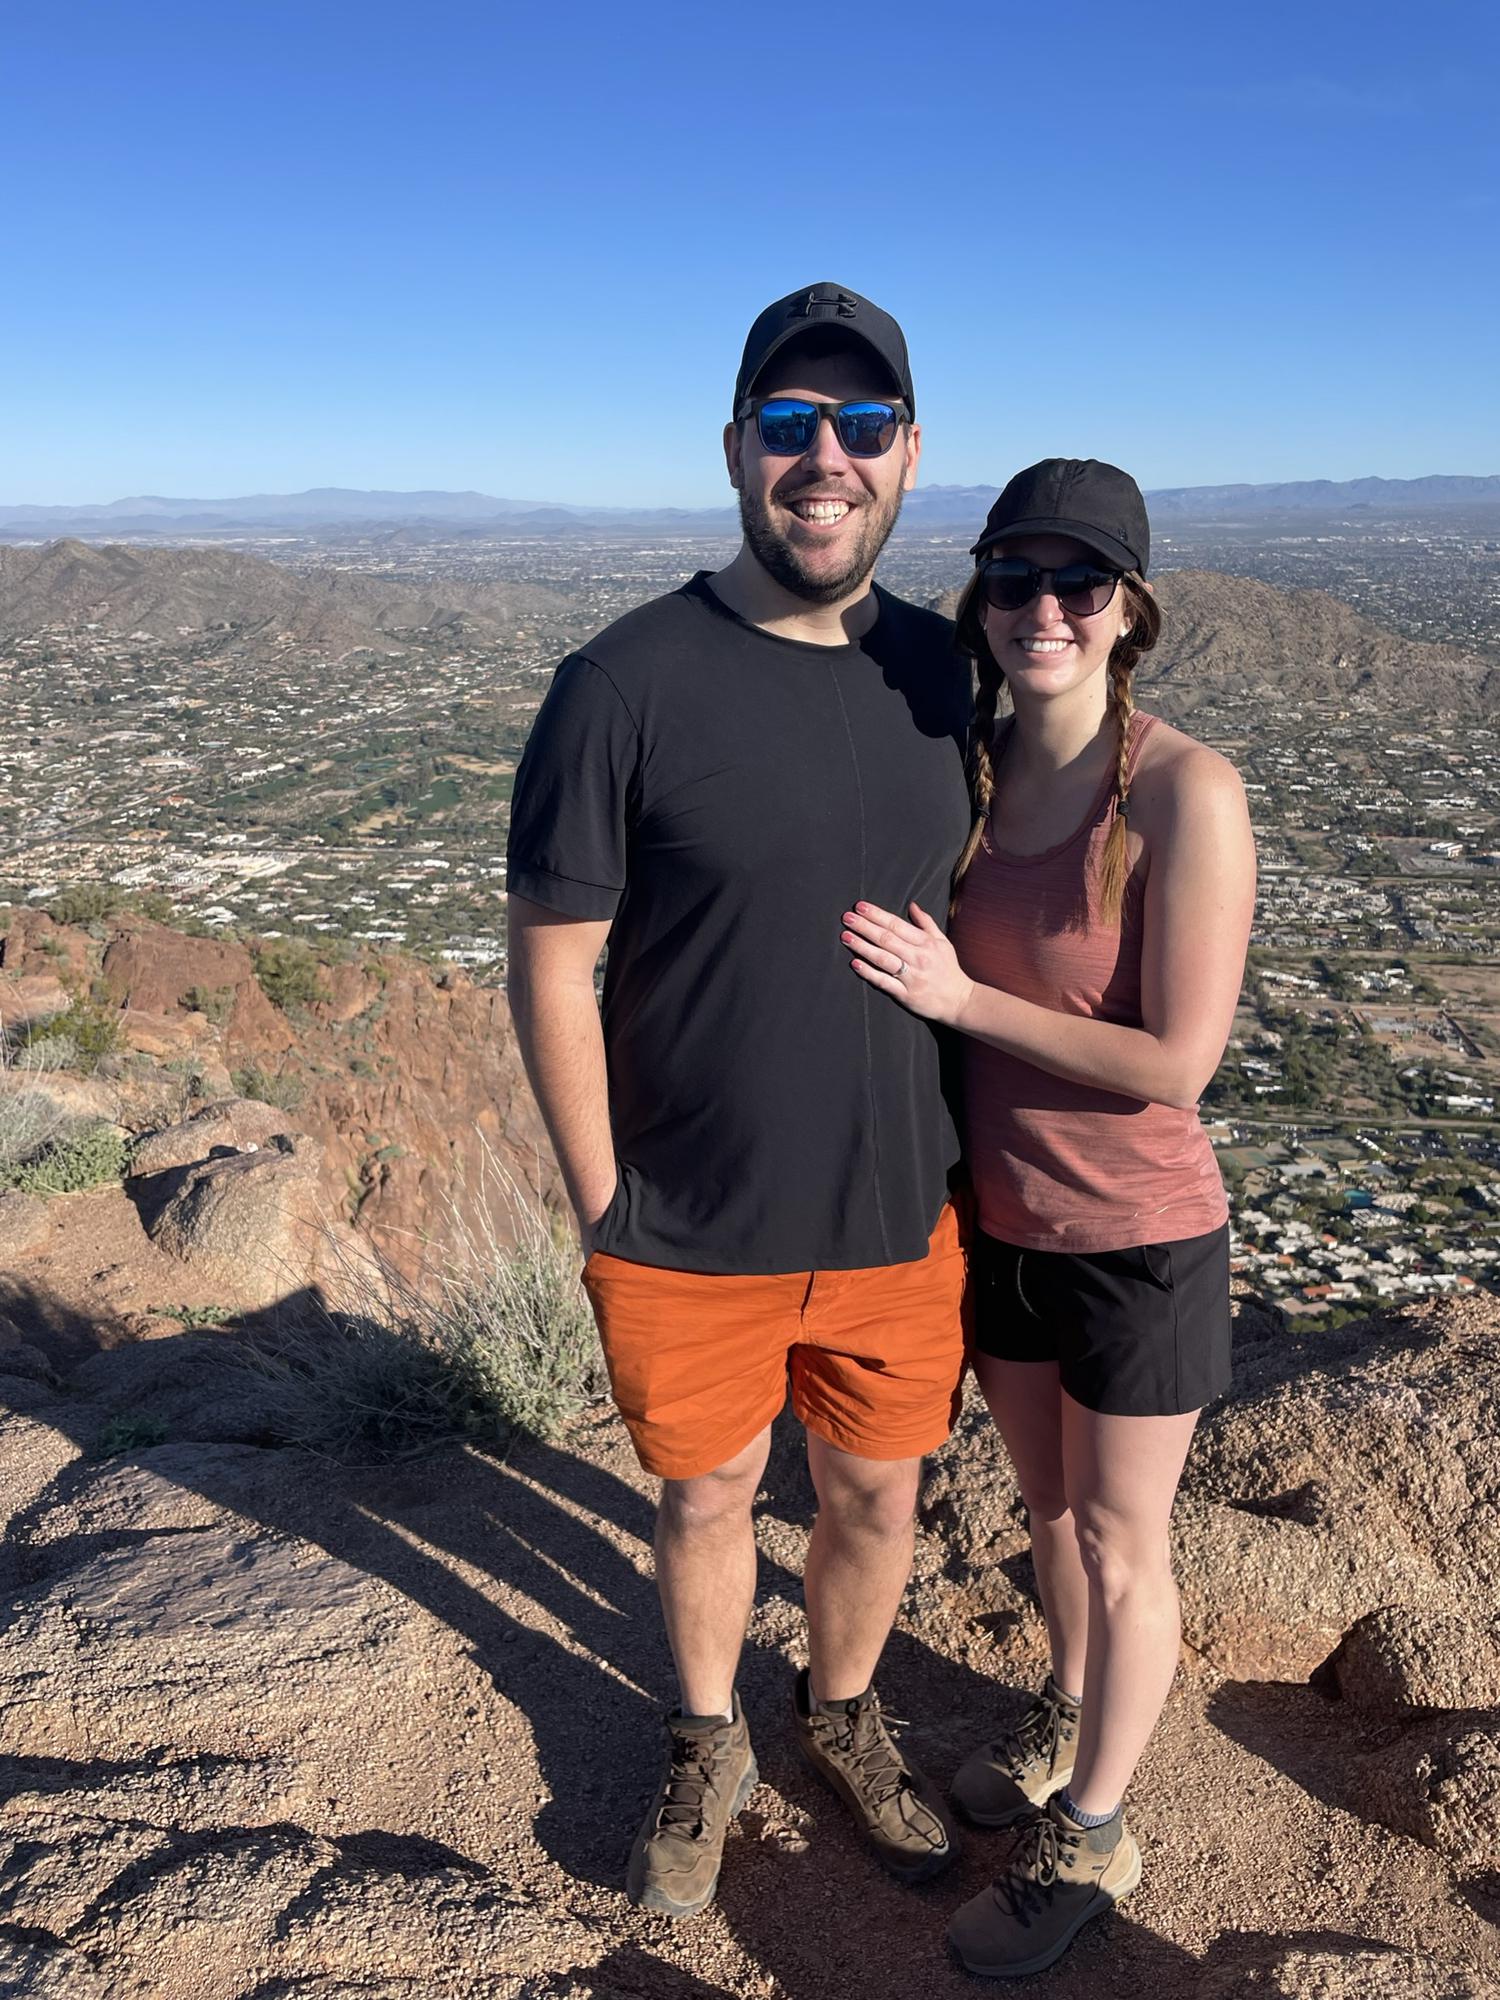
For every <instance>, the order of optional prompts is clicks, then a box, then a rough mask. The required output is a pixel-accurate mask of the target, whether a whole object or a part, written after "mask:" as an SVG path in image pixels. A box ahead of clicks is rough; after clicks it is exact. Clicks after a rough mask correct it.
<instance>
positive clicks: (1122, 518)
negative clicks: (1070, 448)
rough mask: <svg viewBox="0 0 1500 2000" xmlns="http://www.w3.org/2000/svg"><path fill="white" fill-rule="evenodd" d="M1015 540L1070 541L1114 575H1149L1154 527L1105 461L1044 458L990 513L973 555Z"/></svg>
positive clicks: (1122, 477) (1130, 487) (1137, 497)
mask: <svg viewBox="0 0 1500 2000" xmlns="http://www.w3.org/2000/svg"><path fill="white" fill-rule="evenodd" d="M1015 535H1067V536H1068V537H1069V538H1070V539H1071V540H1073V541H1075V542H1082V543H1083V545H1084V547H1085V548H1087V549H1092V550H1093V551H1094V553H1095V555H1098V556H1102V557H1103V558H1104V560H1105V561H1106V562H1107V563H1108V564H1109V565H1110V567H1111V568H1112V569H1124V570H1131V569H1133V570H1138V571H1139V572H1140V574H1141V575H1142V576H1144V575H1145V574H1146V564H1147V563H1148V562H1149V561H1150V559H1151V523H1150V522H1149V521H1148V520H1147V518H1146V503H1145V501H1144V500H1143V499H1142V498H1141V489H1140V488H1139V486H1137V485H1136V483H1135V481H1134V480H1133V479H1132V478H1131V476H1130V474H1129V473H1128V472H1122V471H1121V470H1120V468H1119V466H1118V465H1106V464H1105V463H1104V460H1103V459H1102V458H1044V459H1043V460H1042V461H1041V463H1040V464H1038V465H1029V466H1028V467H1027V468H1026V470H1025V471H1024V472H1018V473H1017V474H1016V476H1015V478H1014V479H1013V480H1011V482H1010V484H1009V485H1008V486H1007V487H1006V489H1005V491H1004V492H1003V493H1002V494H1001V495H1000V498H999V499H998V500H997V501H996V502H995V504H994V506H993V507H991V509H990V511H989V517H988V519H987V520H986V521H985V524H984V533H983V534H982V535H981V536H980V537H979V540H978V541H977V542H976V543H975V544H974V546H973V548H972V549H970V551H969V554H970V555H971V556H978V555H981V554H982V553H983V552H984V550H986V549H988V548H992V547H993V546H994V544H995V543H996V542H1003V541H1008V540H1010V539H1011V537H1012V536H1015Z"/></svg>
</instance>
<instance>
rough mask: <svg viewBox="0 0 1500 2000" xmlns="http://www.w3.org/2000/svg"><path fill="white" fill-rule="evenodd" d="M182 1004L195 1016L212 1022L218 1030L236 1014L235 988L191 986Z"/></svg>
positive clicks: (184, 995) (183, 997)
mask: <svg viewBox="0 0 1500 2000" xmlns="http://www.w3.org/2000/svg"><path fill="white" fill-rule="evenodd" d="M182 1004H183V1005H184V1006H185V1007H187V1008H189V1009H190V1010H191V1011H192V1012H193V1013H195V1014H201V1015H203V1017H204V1019H205V1020H208V1021H212V1023H213V1024H214V1026H215V1027H216V1028H218V1027H222V1026H223V1024H224V1022H225V1021H227V1020H228V1019H229V1016H230V1015H231V1014H232V1013H233V1012H234V988H233V987H232V986H190V987H189V988H188V990H187V992H186V993H184V994H183V996H182Z"/></svg>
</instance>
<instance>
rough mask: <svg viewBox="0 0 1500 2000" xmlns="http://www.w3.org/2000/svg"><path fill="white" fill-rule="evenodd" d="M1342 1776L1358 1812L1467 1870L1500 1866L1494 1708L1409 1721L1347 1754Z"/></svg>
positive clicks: (1498, 1728)
mask: <svg viewBox="0 0 1500 2000" xmlns="http://www.w3.org/2000/svg"><path fill="white" fill-rule="evenodd" d="M1348 1783H1349V1791H1350V1796H1351V1798H1352V1800H1353V1802H1354V1805H1355V1809H1356V1810H1357V1811H1358V1812H1359V1813H1360V1814H1361V1815H1362V1816H1363V1817H1365V1818H1367V1819H1372V1820H1378V1821H1379V1822H1380V1823H1381V1824H1382V1825H1384V1826H1388V1827H1390V1828H1391V1829H1392V1831H1393V1832H1395V1833H1404V1834H1406V1835H1408V1836H1409V1837H1410V1838H1411V1839H1412V1840H1419V1841H1421V1843H1422V1845H1423V1846H1424V1847H1431V1848H1434V1849H1436V1851H1437V1852H1438V1853H1439V1854H1442V1855H1444V1856H1446V1858H1447V1859H1448V1860H1450V1861H1452V1862H1453V1863H1454V1864H1455V1865H1456V1866H1458V1867H1460V1868H1461V1869H1462V1870H1463V1872H1464V1873H1465V1874H1466V1875H1481V1874H1484V1873H1486V1872H1488V1871H1492V1870H1500V1711H1497V1710H1494V1709H1491V1710H1489V1711H1488V1712H1485V1711H1480V1712H1478V1713H1474V1712H1470V1713H1469V1714H1467V1715H1448V1716H1443V1717H1441V1718H1438V1719H1429V1720H1428V1721H1426V1722H1423V1723H1420V1724H1417V1725H1415V1726H1412V1727H1407V1728H1405V1729H1403V1730H1402V1731H1401V1732H1400V1734H1399V1735H1398V1736H1397V1737H1396V1738H1395V1740H1394V1741H1390V1742H1386V1743H1383V1744H1382V1745H1380V1746H1379V1747H1378V1748H1376V1749H1373V1750H1363V1751H1359V1752H1357V1753H1356V1754H1355V1755H1354V1756H1353V1757H1351V1759H1350V1763H1349V1770H1348Z"/></svg>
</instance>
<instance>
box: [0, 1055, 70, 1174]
mask: <svg viewBox="0 0 1500 2000" xmlns="http://www.w3.org/2000/svg"><path fill="white" fill-rule="evenodd" d="M58 1067H59V1065H58V1064H57V1063H55V1062H54V1061H53V1060H52V1055H51V1051H50V1050H49V1048H48V1047H47V1045H46V1044H45V1043H37V1044H35V1045H31V1046H28V1045H27V1042H26V1039H25V1037H24V1035H22V1036H20V1037H18V1038H17V1040H16V1041H15V1042H12V1041H10V1040H9V1039H8V1038H7V1037H6V1036H5V1035H3V1034H0V1079H8V1080H9V1082H10V1084H11V1085H13V1086H19V1087H10V1088H6V1089H5V1090H3V1091H0V1187H8V1186H10V1184H11V1182H10V1178H9V1177H10V1176H11V1175H12V1174H13V1173H15V1172H17V1171H18V1170H19V1169H20V1168H22V1167H24V1166H26V1165H27V1164H28V1162H30V1161H31V1160H34V1159H35V1158H36V1156H37V1155H38V1153H40V1152H42V1151H43V1150H44V1148H45V1147H46V1146H48V1145H49V1144H50V1143H51V1141H52V1140H54V1139H56V1138H58V1137H59V1136H60V1135H61V1134H62V1133H63V1132H64V1131H65V1130H66V1128H67V1125H68V1122H69V1121H68V1115H67V1113H66V1112H65V1111H64V1110H63V1109H62V1107H61V1106H60V1105H59V1104H58V1103H57V1101H56V1100H55V1098H54V1097H53V1096H52V1094H51V1093H50V1092H49V1091H46V1090H42V1089H39V1088H38V1087H36V1086H35V1085H30V1084H28V1083H27V1081H26V1079H27V1078H28V1077H31V1076H38V1075H43V1074H45V1073H46V1072H47V1071H48V1070H51V1069H56V1068H58Z"/></svg>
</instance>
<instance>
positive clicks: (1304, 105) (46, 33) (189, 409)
mask: <svg viewBox="0 0 1500 2000" xmlns="http://www.w3.org/2000/svg"><path fill="white" fill-rule="evenodd" d="M793 40H794V45H793V46H792V47H791V48H790V49H786V48H783V47H782V46H781V45H780V44H779V43H778V44H776V45H774V46H772V45H767V47H766V48H765V49H764V50H762V49H758V48H757V46H756V45H755V44H754V43H753V42H751V43H749V44H747V43H746V41H745V38H744V37H743V35H742V33H741V31H740V28H739V25H738V23H737V22H736V21H734V20H732V19H730V18H728V17H725V18H723V19H720V18H718V17H716V16H713V15H712V14H705V13H703V12H702V11H701V10H699V11H695V12H692V13H689V12H687V11H686V10H682V9H680V8H679V7H678V6H677V5H676V4H675V0H653V4H649V5H648V6H647V7H646V8H644V9H643V10H639V11H638V13H637V14H636V15H635V16H633V17H632V26H631V34H630V36H629V37H628V38H622V37H621V36H620V34H619V33H618V22H617V19H616V17H615V16H614V15H612V14H607V13H606V12H605V10H604V9H603V8H602V7H600V6H597V5H595V4H593V3H592V0H584V4H583V5H582V6H581V7H580V8H575V9H574V10H572V11H571V12H570V13H569V14H568V16H567V17H566V18H564V17H562V16H559V15H557V14H555V13H547V12H546V11H545V10H541V9H532V10H525V11H522V10H515V9H510V10H496V9H494V8H492V7H489V6H487V5H483V4H480V0H447V4H442V5H440V6H439V7H438V8H436V9H433V10H428V12H427V13H425V14H424V15H423V16H422V17H421V18H420V20H419V21H417V22H415V23H414V21H413V17H412V16H411V14H410V11H409V10H408V9H406V8H399V7H397V6H396V5H395V4H394V0H370V4H368V5H364V6H362V7H361V8H359V9H358V10H357V11H356V9H355V8H354V7H353V6H352V5H351V4H350V0H331V4H330V5H328V6H326V7H322V8H317V9H311V10H309V9H307V8H305V7H298V6H294V5H293V4H291V0H261V4H258V5H257V6H256V8H255V9H254V10H253V13H252V12H248V11H246V10H239V9H229V10H218V11H212V10H211V11H210V12H208V13H205V12H204V11H203V10H202V9H201V8H198V7H190V6H189V5H188V4H187V0H163V4H161V5H160V6H158V7H155V8H153V9H151V10H148V12H146V13H144V14H143V13H141V12H140V11H139V10H136V11H133V12H131V11H124V12H122V11H120V10H117V9H106V8H91V9H85V10H84V12H83V14H82V16H77V15H72V16H68V17H66V18H64V17H62V16H58V15H55V14H49V13H47V12H46V10H41V11H35V10H34V11H33V12H32V13H30V14H18V15H17V16H16V17H15V18H14V19H12V20H11V21H10V22H9V23H8V24H7V46H6V54H5V59H4V67H5V77H6V82H7V85H8V88H7V93H6V95H7V119H6V121H5V127H4V130H3V132H0V168H4V169H8V175H7V184H8V185H10V186H11V187H12V188H14V189H16V190H18V191H19V190H21V189H23V188H24V190H25V193H24V196H23V195H21V194H20V193H19V192H18V194H17V198H16V199H15V200H14V201H13V202H12V203H11V205H10V208H9V212H8V215H7V225H8V227H7V245H6V251H7V254H6V258H5V274H6V278H7V280H8V283H7V291H8V295H9V296H10V298H11V299H12V300H13V301H15V302H18V304H19V306H20V309H19V310H16V311H13V312H12V313H11V314H9V315H8V316H7V318H6V323H5V325H4V327H3V329H0V382H3V383H5V384H6V385H8V386H9V388H10V389H11V394H10V395H9V397H8V398H7V399H6V400H8V401H9V403H10V405H11V407H10V408H9V409H8V410H7V411H6V412H5V415H4V423H3V435H4V439H5V450H4V456H3V464H0V487H3V490H4V491H5V493H6V494H7V495H9V496H11V497H12V499H13V501H15V502H17V503H19V502H27V503H30V504H34V505H46V504H54V505H77V504H85V503H86V502H87V500H88V499H89V498H90V497H91V496H92V497H94V498H95V499H96V501H103V500H104V499H106V498H107V497H108V496H118V495H140V494H165V495H194V494H236V493H238V494H251V493H257V492H260V493H264V492H287V491H296V490H298V489H300V488H306V487H311V486H316V485H319V484H321V483H324V482H326V481H327V480H329V479H330V478H331V477H332V478H336V479H337V480H338V481H339V482H340V483H344V484H347V485H349V486H351V487H356V488H386V489H393V488H394V489H412V488H422V487H434V486H436V487H440V488H443V489H447V490H460V491H462V490H475V491H479V492H483V493H488V494H503V495H522V496H530V495H537V496H541V498H542V500H543V502H546V501H550V500H552V499H553V498H554V496H561V503H562V504H578V502H577V501H576V500H575V499H573V496H582V497H583V498H584V499H585V500H586V501H587V502H588V503H589V504H593V505H600V506H602V505H613V506H629V507H647V506H667V505H677V506H685V507H703V506H713V507H718V506H723V505H725V504H726V503H727V500H728V491H727V487H726V484H725V480H724V474H723V467H722V462H721V459H720V454H719V446H718V434H719V431H720V428H721V426H722V424H723V421H724V419H725V417H726V415H727V414H728V399H729V393H730V386H731V383H732V380H733V375H734V369H735V364H736V361H737V358H738V349H739V345H740V342H741V340H742V338H743V335H744V331H745V328H746V326H747V325H748V323H749V321H750V319H751V318H752V317H753V315H754V313H755V312H756V311H757V310H758V309H759V308H760V307H761V306H762V305H763V304H765V303H766V302H767V301H768V300H769V299H771V298H773V297H775V296H777V295H778V294H780V293H781V292H784V291H786V290H789V289H791V288H792V287H794V286H796V285H799V284H803V283H807V282H811V281H812V280H814V279H816V278H823V277H831V278H833V279H835V280H837V281H838V282H839V283H842V284H846V285H850V286H853V287H854V288H856V289H858V290H860V291H862V292H865V293H867V294H868V295H870V296H871V297H873V298H875V299H877V300H879V301H880V302H881V303H882V304H883V305H885V306H886V307H887V308H888V309H890V310H892V311H894V312H895V313H896V314H897V315H898V317H900V319H901V320H902V322H903V324H904V325H905V327H906V331H907V334H908V337H909V340H910V344H911V349H912V354H913V359H914V367H915V375H916V382H917V392H918V414H919V416H920V417H921V419H922V423H923V426H924V432H925V438H926V453H925V457H924V463H923V479H924V482H926V483H929V484H932V483H936V484H954V485H966V484H981V483H986V484H987V483H991V482H993V481H995V480H996V479H1000V478H1004V477H1005V476H1007V474H1008V472H1009V471H1010V470H1012V469H1014V467H1015V466H1017V465H1019V464H1023V463H1025V462H1027V461H1028V460H1029V459H1033V458H1036V457H1040V456H1043V455H1045V454H1047V453H1051V452H1063V453H1076V454H1079V455H1097V456H1101V457H1106V458H1112V459H1114V460H1116V461H1117V462H1118V463H1121V464H1124V465H1126V466H1128V467H1129V468H1130V469H1131V470H1132V471H1133V472H1134V473H1135V474H1136V476H1137V477H1138V478H1139V479H1140V481H1141V483H1142V484H1143V485H1144V486H1146V487H1148V488H1160V487H1168V486H1192V485H1204V484H1216V483H1221V482H1225V481H1247V482H1252V483H1254V482H1267V481H1274V480H1285V479H1305V478H1330V479H1345V478H1353V477H1362V476H1365V475H1367V474H1369V473H1370V472H1371V471H1372V470H1375V471H1378V472H1379V473H1381V474H1382V475H1384V476H1385V477H1388V478H1402V477H1415V476H1423V475H1427V474H1430V473H1431V472H1432V471H1433V470H1434V468H1443V469H1447V470H1459V469H1462V468H1466V467H1470V466H1472V467H1475V468H1490V467H1494V466H1497V465H1500V408H1497V397H1496V394H1495V390H1494V386H1493V385H1494V365H1493V363H1494V327H1495V325H1496V324H1497V322H1500V310H1497V308H1500V276H1497V271H1496V266H1495V263H1494V260H1492V259H1488V258H1486V257H1484V256H1480V255H1477V254H1476V250H1477V248H1478V247H1479V246H1480V245H1481V244H1482V243H1483V242H1484V241H1485V240H1487V239H1488V238H1489V237H1490V236H1491V235H1492V234H1493V232H1494V227H1495V222H1496V219H1497V215H1500V193H1497V189H1500V142H1497V137H1496V132H1495V127H1494V122H1493V118H1492V116H1491V105H1490V98H1489V78H1490V76H1491V75H1492V74H1493V71H1494V67H1495V59H1496V58H1497V56H1500V17H1497V15H1496V13H1495V11H1494V10H1493V9H1492V8H1490V7H1488V6H1485V5H1483V4H1480V0H1439V4H1438V5H1437V6H1436V7H1435V8H1433V9H1430V10H1429V11H1428V13H1427V15H1426V16H1424V28H1423V32H1422V33H1421V34H1420V35H1414V34H1413V33H1412V32H1411V24H1410V18H1409V15H1408V14H1407V13H1406V12H1405V11H1404V10H1398V9H1397V8H1396V7H1395V6H1394V5H1391V4H1388V0H1377V4H1374V5H1370V6H1365V7H1362V8H1361V9H1360V10H1359V12H1358V14H1357V15H1356V14H1355V12H1354V10H1353V8H1352V6H1349V5H1336V6H1333V7H1330V8H1326V9H1312V10H1309V9H1307V8H1306V7H1305V6H1293V5H1291V4H1290V0H1270V3H1269V4H1268V5H1266V6H1264V7H1261V8H1259V9H1257V10H1255V11H1254V13H1253V14H1234V13H1232V12H1231V13H1230V14H1229V15H1227V16H1225V17H1223V18H1220V17H1217V16H1213V15H1208V14H1205V13H1204V11H1203V10H1201V9H1199V8H1196V7H1193V8H1190V7H1188V6H1186V5H1181V4H1178V3H1177V0H1166V3H1165V4H1159V5H1154V6H1153V7H1151V8H1149V9H1147V10H1146V14H1145V16H1144V17H1143V18H1141V19H1139V20H1133V21H1131V22H1130V23H1129V24H1126V23H1125V22H1124V21H1123V20H1122V17H1121V16H1120V15H1119V14H1118V11H1117V10H1115V9H1111V8H1107V7H1105V6H1104V5H1103V4H1102V0H1084V5H1083V8H1082V11H1081V13H1080V14H1078V15H1077V16H1076V18H1075V19H1073V20H1072V21H1070V25H1069V32H1068V37H1067V42H1066V45H1065V46H1063V45H1061V44H1060V43H1059V39H1058V35H1057V31H1056V29H1055V27H1054V26H1053V24H1051V23H1050V22H1049V21H1048V20H1047V19H1046V18H1045V17H1041V16H1037V17H1034V18H1033V17H1028V16H1025V15H1024V14H1020V13H1016V14H1007V15H1004V16H1002V17H999V18H997V17H996V15H995V13H994V11H993V10H989V9H980V8H978V7H977V6H974V5H972V4H967V0H966V4H961V5H951V6H949V7H947V8H939V9H931V10H928V11H927V12H926V13H925V14H923V15H922V16H920V17H918V18H915V19H914V18H912V17H910V15H909V14H908V13H907V11H906V10H904V9H898V8H896V7H895V6H894V5H892V4H890V0H877V4H876V5H875V6H874V8H873V9H869V8H867V9H864V10H862V11H861V12H860V14H859V15H858V16H854V15H852V14H851V15H848V16H846V15H843V14H841V13H839V12H838V11H835V12H834V13H833V14H832V15H825V16H822V17H820V26H819V34H818V37H817V41H816V45H815V46H814V47H809V48H808V50H807V51H806V52H805V53H804V55H803V56H802V57H801V59H800V60H799V59H798V56H797V51H796V47H795V38H793ZM792 79H795V87H793V86H792V82H791V80H792ZM812 159H817V160H818V161H819V162H820V164H819V165H818V167H817V170H816V171H812V172H810V171H809V162H810V160H812ZM22 389H24V398H23V396H22V394H21V391H22ZM3 394H4V392H3V391H0V395H3Z"/></svg>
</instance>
